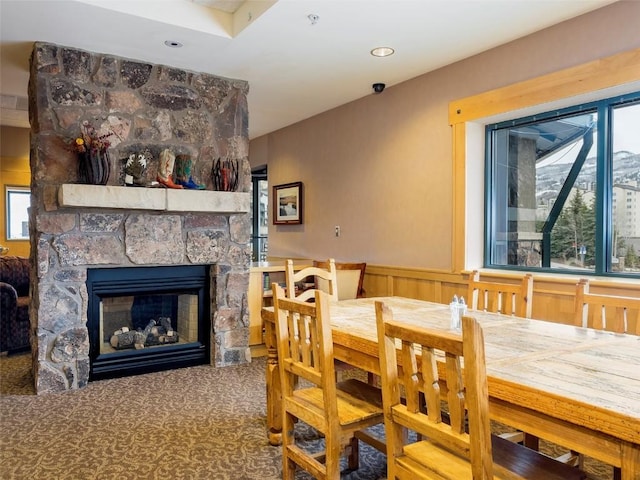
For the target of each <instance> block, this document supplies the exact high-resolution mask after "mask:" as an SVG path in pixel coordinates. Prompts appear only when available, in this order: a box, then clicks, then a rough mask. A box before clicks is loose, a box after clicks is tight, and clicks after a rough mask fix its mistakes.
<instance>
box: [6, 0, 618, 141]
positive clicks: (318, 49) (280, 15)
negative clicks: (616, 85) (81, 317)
mask: <svg viewBox="0 0 640 480" xmlns="http://www.w3.org/2000/svg"><path fill="white" fill-rule="evenodd" d="M610 3H614V1H613V0H246V1H242V0H240V1H235V0H231V1H227V0H73V1H72V0H0V18H1V23H0V40H1V43H0V48H1V51H0V65H1V77H0V80H1V82H0V94H2V97H0V98H1V99H2V104H1V107H2V109H1V111H0V112H1V115H0V123H2V124H5V125H13V126H24V127H28V120H27V118H26V112H25V111H24V110H23V109H21V108H22V106H23V105H24V103H25V102H24V98H20V97H26V96H27V82H28V79H29V72H28V61H29V55H30V53H31V49H32V46H33V42H35V41H43V42H50V43H55V44H59V45H66V46H72V47H75V48H79V49H84V50H89V51H92V52H99V53H107V54H112V55H117V56H122V57H127V58H131V59H136V60H143V61H148V62H152V63H159V64H164V65H169V66H173V67H178V68H183V69H188V70H193V71H198V72H206V73H211V74H214V75H220V76H223V77H230V78H236V79H241V80H247V81H248V82H249V97H248V101H249V134H250V137H251V138H255V137H257V136H260V135H263V134H266V133H269V132H272V131H274V130H277V129H279V128H282V127H285V126H287V125H290V124H292V123H295V122H297V121H300V120H303V119H305V118H308V117H311V116H313V115H315V114H318V113H321V112H323V111H326V110H329V109H331V108H334V107H336V106H338V105H342V104H344V103H347V102H350V101H352V100H356V99H358V98H361V97H363V96H365V95H370V94H372V88H371V85H372V84H373V83H376V82H382V83H385V84H386V85H387V87H391V86H393V85H395V84H398V83H400V82H402V81H405V80H408V79H410V78H413V77H416V76H418V75H420V74H423V73H426V72H428V71H431V70H434V69H437V68H439V67H442V66H444V65H447V64H450V63H453V62H456V61H458V60H461V59H464V58H466V57H469V56H472V55H475V54H477V53H480V52H482V51H485V50H487V49H490V48H492V47H495V46H497V45H501V44H503V43H506V42H509V41H511V40H514V39H516V38H519V37H522V36H525V35H528V34H530V33H533V32H535V31H537V30H541V29H543V28H546V27H548V26H551V25H554V24H556V23H559V22H562V21H564V20H567V19H569V18H572V17H575V16H578V15H581V14H583V13H586V12H589V11H591V10H595V9H597V8H600V7H602V6H605V5H607V4H610ZM311 14H313V15H317V16H318V17H319V19H318V21H317V22H316V23H315V24H313V23H312V22H311V21H310V20H309V15H311ZM165 40H171V41H176V42H180V43H182V44H183V47H182V48H169V47H167V46H165V44H164V42H165ZM378 46H390V47H393V48H394V49H395V51H396V53H395V54H394V55H393V56H391V57H387V58H376V57H373V56H371V55H370V54H369V52H370V50H371V49H373V48H374V47H378ZM383 95H384V93H383Z"/></svg>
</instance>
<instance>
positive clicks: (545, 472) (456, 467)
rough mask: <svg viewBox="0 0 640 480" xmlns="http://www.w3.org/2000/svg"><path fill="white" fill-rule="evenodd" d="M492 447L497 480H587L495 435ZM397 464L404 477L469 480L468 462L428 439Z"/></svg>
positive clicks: (406, 452)
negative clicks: (429, 474)
mask: <svg viewBox="0 0 640 480" xmlns="http://www.w3.org/2000/svg"><path fill="white" fill-rule="evenodd" d="M491 446H492V450H493V462H494V463H493V466H494V479H496V480H498V479H499V480H525V479H526V480H534V479H544V480H584V479H586V478H587V476H586V474H585V473H584V472H583V471H582V470H579V469H577V468H574V467H571V466H569V465H565V464H563V463H560V462H558V461H556V460H554V459H553V458H550V457H547V456H546V455H543V454H541V453H539V452H536V451H534V450H531V449H529V448H526V447H524V446H522V445H519V444H517V443H514V442H510V441H509V440H505V439H504V438H500V437H499V436H498V435H492V436H491ZM397 464H398V466H400V467H402V469H403V470H405V471H406V473H407V475H408V477H407V478H416V479H420V478H429V477H424V476H423V475H421V473H420V472H422V471H424V470H425V469H429V470H431V471H433V472H434V473H437V474H438V475H441V476H443V477H444V478H456V479H460V480H472V475H471V471H470V470H469V462H468V460H467V459H465V458H464V457H461V456H459V455H456V454H455V453H452V452H450V451H448V450H445V449H444V448H442V447H441V446H439V445H438V444H436V443H432V442H430V441H429V440H423V441H420V442H416V443H412V444H409V445H406V446H405V447H404V456H402V457H400V458H398V460H397Z"/></svg>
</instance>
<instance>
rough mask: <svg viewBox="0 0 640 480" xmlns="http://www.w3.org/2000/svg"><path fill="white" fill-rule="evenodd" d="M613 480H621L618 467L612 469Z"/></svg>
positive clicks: (620, 471)
mask: <svg viewBox="0 0 640 480" xmlns="http://www.w3.org/2000/svg"><path fill="white" fill-rule="evenodd" d="M613 480H622V470H621V469H620V467H613Z"/></svg>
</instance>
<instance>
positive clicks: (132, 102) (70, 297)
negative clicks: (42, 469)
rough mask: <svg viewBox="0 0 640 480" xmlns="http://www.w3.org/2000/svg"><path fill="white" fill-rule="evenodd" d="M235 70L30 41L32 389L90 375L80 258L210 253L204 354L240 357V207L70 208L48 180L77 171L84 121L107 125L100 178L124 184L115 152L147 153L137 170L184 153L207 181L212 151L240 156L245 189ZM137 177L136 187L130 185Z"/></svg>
mask: <svg viewBox="0 0 640 480" xmlns="http://www.w3.org/2000/svg"><path fill="white" fill-rule="evenodd" d="M247 92H248V85H247V83H246V82H244V81H240V80H233V79H227V78H221V77H217V76H214V75H210V74H205V73H198V72H190V71H185V70H181V69H177V68H173V67H168V66H163V65H155V64H150V63H145V62H138V61H135V60H130V59H125V58H119V57H115V56H111V55H104V54H99V53H92V52H86V51H81V50H77V49H74V48H69V47H64V46H59V45H53V44H47V43H36V44H35V45H34V49H33V53H32V57H31V76H30V82H29V116H30V122H31V174H32V182H31V191H32V197H31V198H32V200H31V210H30V229H31V232H30V234H31V235H30V237H31V252H32V260H31V262H32V275H31V290H32V292H31V293H32V303H31V310H30V312H31V313H30V315H31V325H32V353H33V373H34V380H35V384H36V391H37V392H38V393H45V392H58V391H63V390H68V389H75V388H81V387H83V386H85V385H86V383H87V382H88V379H89V367H90V363H89V362H90V360H89V334H88V331H87V290H86V285H85V282H86V276H87V269H88V268H91V267H119V266H121V267H131V266H143V265H144V266H150V265H189V264H210V265H212V268H211V302H212V305H211V309H210V310H211V319H210V320H211V326H212V329H211V357H212V358H211V363H212V364H214V365H216V366H223V365H229V364H237V363H243V362H247V361H250V355H249V348H248V337H249V336H248V310H247V298H246V295H247V289H248V281H249V265H250V261H251V248H250V228H251V219H250V215H249V214H248V213H246V214H221V213H198V212H181V213H176V212H155V211H148V210H145V206H144V205H140V209H132V210H117V209H108V208H105V209H99V208H70V207H61V206H60V205H59V204H58V189H59V187H60V185H62V184H65V183H77V182H78V161H79V159H78V155H77V152H76V151H75V150H74V148H73V141H74V139H75V138H76V137H78V136H79V134H80V131H81V125H82V124H83V122H89V123H90V124H91V126H92V127H94V128H95V129H96V131H98V132H102V133H104V132H108V133H109V138H108V141H109V143H110V148H109V152H110V160H109V161H110V167H111V168H110V172H111V173H110V175H109V179H108V182H107V184H108V185H123V182H124V173H123V171H124V160H125V159H126V158H128V156H129V155H130V154H132V153H140V152H143V151H144V152H146V154H147V155H148V158H149V159H150V160H149V162H148V168H147V171H146V176H147V180H149V181H152V180H154V179H155V176H156V175H157V171H158V165H159V155H160V152H161V151H162V150H164V149H166V148H168V149H170V150H171V151H172V152H173V153H174V154H176V155H177V154H185V155H190V156H191V158H192V159H193V160H194V168H193V170H192V173H193V177H194V181H195V182H197V183H201V184H204V185H205V186H206V189H208V190H211V189H213V182H212V179H211V168H212V165H213V162H214V161H215V160H216V159H218V158H227V159H233V160H234V161H237V162H238V165H239V186H238V191H240V192H249V190H250V188H251V171H250V166H249V162H248V145H249V140H248V128H247V125H248V112H247V101H246V96H247ZM130 188H145V187H130Z"/></svg>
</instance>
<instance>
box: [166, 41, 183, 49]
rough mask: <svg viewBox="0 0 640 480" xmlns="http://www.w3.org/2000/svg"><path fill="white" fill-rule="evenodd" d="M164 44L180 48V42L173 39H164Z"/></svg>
mask: <svg viewBox="0 0 640 480" xmlns="http://www.w3.org/2000/svg"><path fill="white" fill-rule="evenodd" d="M164 44H165V45H166V46H167V47H171V48H181V47H182V44H181V43H180V42H176V41H175V40H165V41H164Z"/></svg>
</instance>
